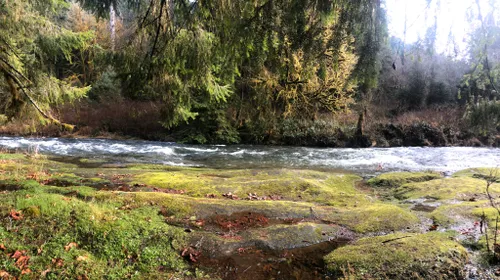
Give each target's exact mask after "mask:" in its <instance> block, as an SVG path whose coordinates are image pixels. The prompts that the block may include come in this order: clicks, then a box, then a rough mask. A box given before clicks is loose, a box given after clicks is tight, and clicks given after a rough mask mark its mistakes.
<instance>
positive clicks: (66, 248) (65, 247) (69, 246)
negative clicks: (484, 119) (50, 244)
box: [64, 242, 78, 251]
mask: <svg viewBox="0 0 500 280" xmlns="http://www.w3.org/2000/svg"><path fill="white" fill-rule="evenodd" d="M76 247H78V244H76V243H75V242H71V243H69V244H68V245H66V246H64V250H66V251H69V250H71V248H76Z"/></svg>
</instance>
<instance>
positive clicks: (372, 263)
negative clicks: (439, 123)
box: [0, 154, 500, 279]
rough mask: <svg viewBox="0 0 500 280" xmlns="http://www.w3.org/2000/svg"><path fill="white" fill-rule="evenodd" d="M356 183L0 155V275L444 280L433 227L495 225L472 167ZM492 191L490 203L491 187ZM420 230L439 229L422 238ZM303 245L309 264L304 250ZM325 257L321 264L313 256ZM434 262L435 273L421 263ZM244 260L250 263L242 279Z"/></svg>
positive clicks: (453, 268)
mask: <svg viewBox="0 0 500 280" xmlns="http://www.w3.org/2000/svg"><path fill="white" fill-rule="evenodd" d="M361 181H362V179H361V178H360V177H358V176H356V175H353V174H342V173H337V172H324V171H321V172H320V171H313V170H295V169H253V170H214V169H205V168H185V167H170V166H162V165H126V166H123V165H110V164H106V163H104V162H100V161H98V160H97V161H96V160H87V159H72V160H70V161H68V160H65V161H64V162H63V161H60V160H58V161H56V160H50V159H48V158H45V157H43V156H38V155H24V154H0V278H2V277H3V278H6V279H9V277H12V278H14V277H16V278H23V279H39V278H47V279H64V278H67V279H77V278H80V279H101V278H103V277H104V276H105V278H109V279H123V278H135V279H151V278H156V279H158V278H166V279H170V278H172V279H173V278H180V279H182V278H203V277H208V278H223V279H235V277H236V278H241V279H247V278H245V277H248V278H251V279H270V278H273V277H274V278H276V277H278V276H279V275H281V276H279V277H282V276H283V275H287V276H290V277H292V276H293V275H298V274H297V273H299V272H300V273H299V274H300V275H302V276H301V278H304V275H309V274H311V273H313V271H316V274H317V273H318V271H320V274H319V275H316V274H315V276H313V277H306V278H304V279H323V278H324V277H326V275H337V276H338V275H341V274H342V273H343V275H347V276H349V275H355V277H365V278H366V277H372V278H384V277H389V276H393V275H406V276H408V275H417V276H419V277H423V278H425V277H433V276H436V275H444V276H443V278H447V277H448V276H449V277H448V278H449V279H454V278H451V276H452V275H455V276H457V275H459V274H458V272H457V271H458V268H459V267H462V266H463V262H464V260H465V259H466V256H467V253H465V251H464V249H463V247H461V245H460V244H459V243H457V242H456V241H455V239H458V240H461V239H460V238H458V237H460V234H461V233H460V232H459V231H455V233H454V234H452V233H449V232H447V233H444V231H445V230H450V229H451V230H453V229H455V230H456V226H457V225H460V223H462V222H464V221H465V222H471V221H477V220H478V219H480V217H481V216H482V215H483V212H484V213H485V215H486V217H487V219H488V220H489V221H494V220H495V219H496V212H495V209H493V208H491V206H490V205H489V204H488V200H487V196H486V194H485V193H484V188H485V187H484V186H485V185H484V178H483V177H480V176H478V175H477V174H476V173H474V172H472V171H464V172H462V173H459V174H457V175H456V176H454V177H453V178H442V177H441V176H440V175H439V174H437V173H418V174H412V173H396V174H394V173H393V174H388V175H384V174H383V175H380V176H379V177H377V178H374V179H371V180H370V181H369V182H368V184H367V185H360V182H361ZM491 193H492V194H493V195H496V196H498V195H499V194H500V185H499V184H498V183H497V184H493V185H492V186H491ZM428 201H432V203H434V204H436V205H437V206H436V207H434V208H435V209H434V208H433V209H432V211H428V212H425V213H424V212H422V211H419V210H415V209H416V208H415V207H413V206H415V204H417V203H423V204H425V203H427V202H428ZM429 221H431V222H429ZM433 224H439V230H438V231H442V232H441V233H427V232H428V231H429V226H431V225H433ZM372 236H380V237H372ZM393 239H394V240H393ZM388 240H389V241H388ZM332 242H336V243H335V244H337V245H334V246H333V245H332V244H333V243H332ZM325 244H329V245H325ZM380 244H382V245H380ZM316 245H317V246H320V247H318V248H323V249H314V250H319V251H321V252H322V253H321V254H319V255H318V254H315V253H314V252H313V251H311V250H313V249H311V248H316V247H314V246H316ZM325 246H326V247H325ZM339 246H340V247H341V248H339V249H336V250H334V249H335V248H337V247H339ZM325 248H329V249H328V251H325V250H326V249H325ZM289 250H292V251H293V250H295V251H293V252H294V253H293V254H291V253H289ZM297 250H298V251H297ZM308 250H309V251H308ZM332 250H333V252H332V253H331V254H330V255H328V256H327V257H326V258H325V261H326V264H327V266H326V265H325V263H323V260H322V256H323V255H324V254H327V253H330V252H331V251H332ZM249 252H253V253H252V254H250V253H249ZM243 253H244V254H243ZM242 254H243V255H242ZM245 254H246V255H245ZM250 255H251V257H250ZM282 255H284V257H283V256H282ZM292 255H293V256H295V257H290V256H292ZM410 255H411V256H413V257H411V256H410ZM271 256H272V257H271ZM298 256H302V258H299V257H298ZM311 256H314V257H311ZM228 258H229V259H230V260H228ZM242 259H243V260H244V261H242ZM270 259H272V260H274V261H271V262H270V261H269V260H270ZM313 259H314V261H313ZM284 260H286V261H285V263H283V261H284ZM436 260H439V262H438V264H439V266H438V267H435V265H434V266H432V265H431V263H433V262H434V263H436V262H435V261H436ZM214 262H215V263H217V266H219V269H214V268H213V266H214ZM252 263H258V264H259V265H258V266H256V267H254V268H253V270H252V272H251V273H250V272H248V270H246V271H245V269H248V268H247V267H244V266H245V265H247V264H248V265H249V266H252V265H251V264H252ZM304 263H308V264H310V266H307V265H304ZM284 264H286V265H284ZM347 264H349V265H347ZM346 265H347V266H346ZM285 266H286V267H285ZM221 267H232V269H233V270H232V271H233V272H234V273H233V274H227V273H225V274H224V272H223V271H221ZM292 268H293V269H292ZM320 268H325V270H324V271H323V270H321V269H320ZM445 268H446V269H447V270H446V269H445ZM318 269H319V270H318ZM236 271H239V272H236ZM243 271H245V273H242V272H243ZM342 271H343V272H342ZM424 271H428V274H425V273H424ZM405 273H406V274H405ZM311 275H312V274H311ZM279 277H278V278H279ZM283 277H286V276H283ZM412 277H413V276H412ZM410 278H411V277H410Z"/></svg>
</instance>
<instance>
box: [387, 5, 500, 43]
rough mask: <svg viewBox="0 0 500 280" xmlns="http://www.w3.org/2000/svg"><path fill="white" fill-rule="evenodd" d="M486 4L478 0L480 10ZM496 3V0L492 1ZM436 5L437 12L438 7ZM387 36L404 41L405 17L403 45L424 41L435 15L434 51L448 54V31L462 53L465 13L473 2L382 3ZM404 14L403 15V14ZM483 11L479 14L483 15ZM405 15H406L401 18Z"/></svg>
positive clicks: (466, 31)
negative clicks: (386, 22)
mask: <svg viewBox="0 0 500 280" xmlns="http://www.w3.org/2000/svg"><path fill="white" fill-rule="evenodd" d="M487 1H489V0H480V2H481V7H482V9H486V8H487V7H488V4H487ZM495 1H497V2H500V0H495ZM438 5H440V9H437V8H438ZM386 8H387V12H388V20H389V32H390V35H393V36H396V37H399V38H401V39H404V30H405V18H406V19H407V23H408V24H407V34H406V42H407V43H414V42H416V41H417V40H418V39H419V38H422V39H423V38H424V37H425V33H426V30H427V28H428V27H429V26H431V25H432V24H433V23H434V16H435V14H436V10H437V11H438V12H437V15H438V16H437V26H438V32H437V42H436V47H437V50H438V52H445V53H448V52H451V51H453V49H454V47H453V46H454V44H450V43H449V42H450V36H449V34H450V31H451V34H452V35H453V37H454V42H456V46H457V48H458V49H459V51H460V52H462V53H463V52H465V51H466V45H467V40H468V36H467V35H468V34H469V33H470V31H471V24H470V23H469V21H468V20H467V13H468V11H470V9H471V8H473V9H475V8H476V1H475V0H433V1H431V3H430V5H428V0H386ZM405 11H406V13H405ZM485 12H486V10H485V11H483V13H485ZM405 14H406V16H405Z"/></svg>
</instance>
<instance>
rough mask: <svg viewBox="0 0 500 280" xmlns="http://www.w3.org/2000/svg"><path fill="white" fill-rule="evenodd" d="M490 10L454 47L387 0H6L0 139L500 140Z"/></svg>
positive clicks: (495, 36)
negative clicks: (422, 30) (463, 43)
mask: <svg viewBox="0 0 500 280" xmlns="http://www.w3.org/2000/svg"><path fill="white" fill-rule="evenodd" d="M431 2H432V1H431V0H428V3H429V4H430V3H431ZM485 5H488V6H487V7H486V6H485ZM494 5H495V3H494V1H489V3H486V2H485V3H483V2H481V1H471V6H470V9H469V11H468V14H469V20H470V25H471V26H472V32H471V34H469V37H470V38H469V39H468V40H467V53H466V54H459V53H458V52H457V51H456V48H455V44H456V41H457V40H453V38H451V39H450V40H449V41H450V42H449V45H448V46H447V49H448V51H447V52H438V51H437V48H436V37H437V35H436V34H437V29H438V23H437V22H438V21H437V16H438V14H439V13H436V18H435V19H433V20H434V24H431V25H430V27H429V28H428V30H427V32H426V35H425V37H424V38H421V39H420V40H418V41H417V42H415V43H407V42H406V41H405V39H404V38H403V39H401V38H397V37H392V36H390V35H389V32H388V19H387V12H386V4H385V3H384V1H382V0H356V1H346V0H334V1H332V0H283V1H273V0H252V1H234V0H233V1H230V0H206V1H205V0H198V1H189V0H104V1H98V0H79V1H69V0H30V1H21V0H1V1H0V72H1V75H0V105H1V106H0V125H1V128H0V133H4V134H14V135H37V136H64V135H69V136H83V137H97V136H108V137H135V138H142V139H150V140H165V141H178V142H187V143H201V144H204V143H229V144H230V143H252V144H284V145H314V146H337V147H338V146H358V147H359V146H361V147H367V146H380V147H388V146H403V145H404V146H428V145H433V146H446V145H490V146H491V145H493V146H498V145H500V137H499V136H497V135H498V134H499V132H500V103H499V101H498V90H499V87H500V55H499V54H500V21H499V19H500V12H499V11H500V10H499V9H498V8H497V7H495V6H494ZM438 6H439V5H438ZM405 26H406V25H405ZM405 28H406V27H405ZM405 32H406V30H405ZM450 37H451V36H450Z"/></svg>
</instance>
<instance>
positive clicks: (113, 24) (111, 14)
mask: <svg viewBox="0 0 500 280" xmlns="http://www.w3.org/2000/svg"><path fill="white" fill-rule="evenodd" d="M109 26H110V29H111V50H112V51H115V47H116V11H115V7H114V5H111V6H110V8H109Z"/></svg>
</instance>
